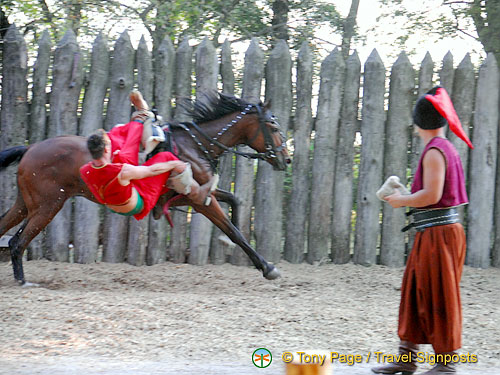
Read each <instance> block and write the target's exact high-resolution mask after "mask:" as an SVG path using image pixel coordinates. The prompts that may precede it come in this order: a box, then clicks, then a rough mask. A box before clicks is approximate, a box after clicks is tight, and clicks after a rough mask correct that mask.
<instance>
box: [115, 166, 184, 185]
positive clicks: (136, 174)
mask: <svg viewBox="0 0 500 375" xmlns="http://www.w3.org/2000/svg"><path fill="white" fill-rule="evenodd" d="M184 168H186V165H185V163H184V162H182V161H180V160H172V161H167V162H163V163H156V164H152V165H149V166H143V165H139V166H135V165H131V164H123V168H122V171H121V172H120V174H119V176H118V178H119V181H120V184H121V185H124V186H125V185H128V184H129V183H130V180H140V179H142V178H146V177H152V176H157V175H159V174H162V173H166V172H170V171H171V170H174V169H175V170H176V171H177V172H178V173H181V172H182V171H183V170H184Z"/></svg>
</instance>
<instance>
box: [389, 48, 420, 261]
mask: <svg viewBox="0 0 500 375" xmlns="http://www.w3.org/2000/svg"><path fill="white" fill-rule="evenodd" d="M414 90H415V71H414V70H413V67H412V65H411V63H410V60H408V57H407V56H406V53H405V52H401V54H400V55H399V57H398V59H397V60H396V62H395V63H394V65H393V67H392V72H391V81H390V90H389V112H388V115H387V125H386V129H385V134H386V140H385V146H384V147H385V148H384V153H385V155H384V178H383V180H384V181H385V179H387V178H388V177H389V176H398V177H399V178H400V180H401V183H402V184H403V185H406V171H407V169H408V140H409V137H410V132H411V129H412V124H413V119H412V107H413V99H414ZM405 223H406V215H405V208H396V209H394V208H392V207H391V206H390V205H389V204H388V203H384V204H383V220H382V244H381V248H380V263H381V264H383V265H386V266H390V267H402V266H403V265H404V263H405V233H403V232H401V228H402V227H404V226H405Z"/></svg>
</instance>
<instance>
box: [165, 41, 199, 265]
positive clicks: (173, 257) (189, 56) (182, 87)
mask: <svg viewBox="0 0 500 375" xmlns="http://www.w3.org/2000/svg"><path fill="white" fill-rule="evenodd" d="M192 60H193V50H192V48H191V47H190V46H189V39H187V38H186V39H184V40H183V41H182V43H181V44H180V45H179V46H178V48H177V52H176V55H175V78H176V80H175V97H176V102H177V103H179V100H180V99H181V98H191V81H192V78H191V75H192V70H193V62H192ZM174 119H175V120H176V121H189V120H190V118H189V116H188V115H187V114H186V113H185V112H184V110H183V108H182V107H180V106H178V105H177V107H176V109H175V116H174ZM171 215H172V221H173V223H174V227H173V228H172V231H171V236H170V245H169V248H168V256H167V259H168V260H170V261H172V262H174V263H184V262H185V261H186V251H187V229H188V224H187V214H186V213H185V212H181V211H175V212H172V213H171Z"/></svg>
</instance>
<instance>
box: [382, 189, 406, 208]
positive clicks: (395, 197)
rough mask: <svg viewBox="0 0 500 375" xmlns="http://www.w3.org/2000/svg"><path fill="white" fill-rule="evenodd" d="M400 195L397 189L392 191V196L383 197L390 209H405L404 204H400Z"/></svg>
mask: <svg viewBox="0 0 500 375" xmlns="http://www.w3.org/2000/svg"><path fill="white" fill-rule="evenodd" d="M401 197H402V194H401V193H400V191H399V190H398V189H396V190H394V194H391V195H388V196H387V197H384V200H385V201H386V202H387V203H389V204H390V205H391V206H392V208H399V207H405V204H403V203H402V202H401Z"/></svg>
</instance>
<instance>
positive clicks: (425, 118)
mask: <svg viewBox="0 0 500 375" xmlns="http://www.w3.org/2000/svg"><path fill="white" fill-rule="evenodd" d="M440 87H441V86H436V87H434V88H433V89H432V90H430V91H429V92H427V94H426V95H435V94H436V90H437V89H438V88H440ZM413 122H414V123H415V124H416V125H418V127H419V128H421V129H426V130H429V129H439V128H442V127H443V126H445V125H446V124H447V122H446V119H445V118H444V117H443V116H441V114H440V113H439V112H438V110H437V109H436V108H434V106H433V105H432V103H431V102H430V101H429V100H427V98H426V97H425V95H422V96H421V97H420V98H419V99H418V100H417V104H415V109H414V110H413Z"/></svg>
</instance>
